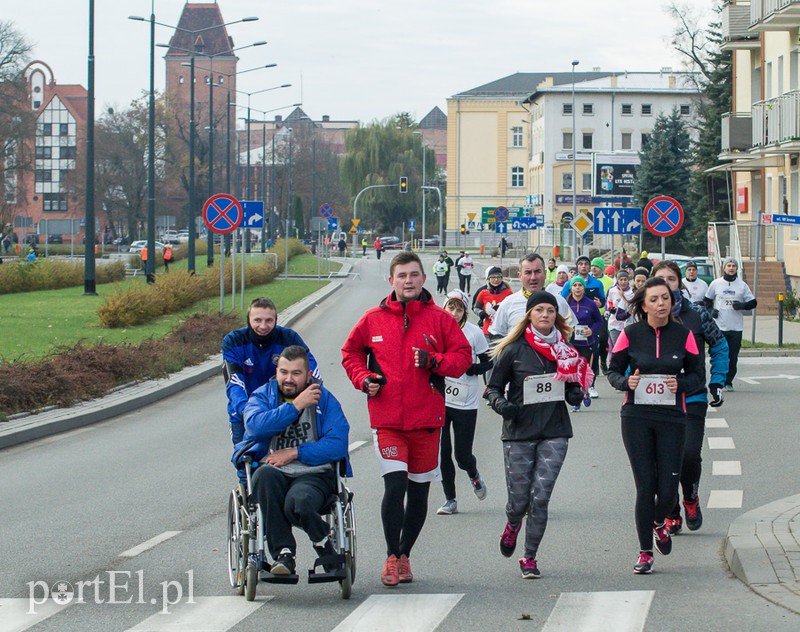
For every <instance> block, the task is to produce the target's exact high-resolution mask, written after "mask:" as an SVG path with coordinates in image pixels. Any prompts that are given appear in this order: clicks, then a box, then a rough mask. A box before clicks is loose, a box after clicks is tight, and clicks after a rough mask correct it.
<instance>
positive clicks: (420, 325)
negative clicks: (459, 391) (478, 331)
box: [342, 289, 472, 431]
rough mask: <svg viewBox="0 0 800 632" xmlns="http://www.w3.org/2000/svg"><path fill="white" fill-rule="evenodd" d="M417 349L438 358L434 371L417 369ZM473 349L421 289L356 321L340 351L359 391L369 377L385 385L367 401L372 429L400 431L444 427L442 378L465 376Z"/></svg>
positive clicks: (386, 301) (388, 300)
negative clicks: (413, 296)
mask: <svg viewBox="0 0 800 632" xmlns="http://www.w3.org/2000/svg"><path fill="white" fill-rule="evenodd" d="M414 347H416V348H418V349H425V350H427V351H428V352H429V353H430V354H431V356H432V357H433V358H435V359H436V367H435V368H433V369H424V368H416V367H415V366H414ZM471 364H472V347H471V346H470V344H469V342H468V341H467V339H466V337H465V336H464V333H463V332H462V331H461V327H460V326H459V325H458V322H457V321H456V319H455V318H453V317H452V316H451V315H450V314H448V313H447V312H446V311H444V310H443V309H442V308H441V307H438V306H437V305H436V304H435V303H434V302H433V298H432V297H431V295H430V293H429V292H428V291H427V290H425V289H423V290H422V294H421V296H420V299H419V300H417V301H410V302H408V303H405V304H403V303H401V302H399V301H397V300H396V298H395V295H394V292H392V294H391V295H390V296H388V297H387V298H385V299H383V300H382V301H381V304H380V305H379V306H378V307H373V308H372V309H370V310H368V311H367V312H366V313H365V314H364V316H362V317H361V320H359V321H358V323H357V324H356V326H355V327H354V328H353V331H351V332H350V335H349V336H348V337H347V340H346V341H345V343H344V346H343V347H342V365H343V366H344V369H345V371H346V372H347V376H348V377H349V378H350V381H351V382H352V383H353V386H355V387H356V388H357V389H358V390H361V389H362V387H363V384H364V380H365V379H366V378H367V377H369V375H370V374H371V373H380V374H381V375H383V376H384V377H385V378H386V384H385V385H384V386H383V387H382V388H381V390H380V391H379V392H378V394H377V395H376V396H375V397H370V398H369V399H368V400H367V405H368V408H369V418H370V426H371V427H373V428H393V429H396V430H404V431H405V430H416V429H418V428H438V427H441V426H443V425H444V378H445V377H459V376H461V375H464V373H465V372H466V370H467V369H468V368H469V367H470V365H471Z"/></svg>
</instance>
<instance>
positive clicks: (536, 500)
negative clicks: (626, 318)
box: [487, 291, 594, 579]
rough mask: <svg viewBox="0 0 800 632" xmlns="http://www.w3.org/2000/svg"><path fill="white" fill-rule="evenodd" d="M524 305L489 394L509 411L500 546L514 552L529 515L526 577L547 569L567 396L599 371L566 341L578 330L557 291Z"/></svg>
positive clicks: (498, 353)
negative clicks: (545, 551) (544, 555)
mask: <svg viewBox="0 0 800 632" xmlns="http://www.w3.org/2000/svg"><path fill="white" fill-rule="evenodd" d="M525 307H526V310H525V317H524V318H523V319H521V320H520V321H519V322H518V323H517V324H516V325H515V327H514V328H513V329H512V331H511V332H510V333H509V334H508V335H507V336H506V337H505V338H503V339H502V340H501V341H500V342H499V343H498V345H497V347H495V349H493V350H492V353H491V355H492V356H493V357H494V358H495V368H494V370H493V372H492V377H491V378H490V379H489V386H488V388H487V398H488V399H489V403H490V404H491V406H492V408H493V409H494V411H495V412H496V413H498V414H499V415H502V417H503V430H502V434H501V439H502V441H503V459H504V463H505V471H506V488H507V490H508V502H507V503H506V517H507V520H508V522H507V523H506V527H505V530H504V531H503V535H502V536H501V537H500V552H501V553H502V554H503V555H504V556H505V557H511V556H512V555H513V554H514V549H515V548H516V546H517V536H518V535H519V532H520V530H521V529H522V520H523V518H524V517H525V514H527V516H528V517H527V519H526V525H525V551H524V553H523V557H522V558H521V559H520V560H519V566H520V571H521V572H522V576H523V577H524V578H525V579H535V578H538V577H540V576H541V572H540V570H539V565H538V561H537V559H536V555H537V553H538V550H539V544H540V543H541V541H542V537H543V536H544V531H545V528H546V527H547V514H548V505H549V503H550V496H551V495H552V493H553V488H554V486H555V483H556V479H557V478H558V474H559V471H560V470H561V466H562V464H563V463H564V458H565V457H566V454H567V445H568V442H569V439H570V437H572V424H571V422H570V418H569V412H567V406H566V404H565V400H566V402H567V403H568V404H570V405H575V404H576V403H580V401H581V398H582V397H583V392H584V391H585V390H586V389H588V388H589V385H590V384H591V381H592V378H593V377H594V375H593V373H592V371H591V369H590V368H589V366H588V364H587V363H586V361H585V360H584V359H583V358H581V357H580V356H579V355H578V352H577V351H576V350H575V349H574V347H572V346H570V345H569V344H567V342H566V341H567V340H569V337H570V336H571V335H572V330H571V328H570V327H569V325H568V324H567V321H566V320H565V319H564V317H563V316H561V315H560V314H559V313H558V311H557V310H558V302H557V300H556V297H555V296H553V295H552V294H550V293H549V292H545V291H537V292H533V293H532V294H531V295H530V297H529V298H528V300H527V302H526V305H525ZM506 387H508V393H507V394H506Z"/></svg>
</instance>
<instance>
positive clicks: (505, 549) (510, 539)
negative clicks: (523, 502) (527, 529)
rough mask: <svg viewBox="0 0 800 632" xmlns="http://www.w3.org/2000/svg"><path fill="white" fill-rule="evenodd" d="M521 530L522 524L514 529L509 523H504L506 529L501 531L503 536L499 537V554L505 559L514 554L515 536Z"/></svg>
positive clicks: (515, 546)
mask: <svg viewBox="0 0 800 632" xmlns="http://www.w3.org/2000/svg"><path fill="white" fill-rule="evenodd" d="M521 528H522V522H520V523H519V524H518V525H517V526H516V527H512V526H511V523H510V522H506V528H505V529H504V530H503V535H501V536H500V553H502V554H503V555H504V556H505V557H511V556H512V555H513V554H514V549H516V548H517V536H518V535H519V530H520V529H521Z"/></svg>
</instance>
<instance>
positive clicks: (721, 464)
mask: <svg viewBox="0 0 800 632" xmlns="http://www.w3.org/2000/svg"><path fill="white" fill-rule="evenodd" d="M741 475H742V462H741V461H714V462H713V463H712V464H711V476H741Z"/></svg>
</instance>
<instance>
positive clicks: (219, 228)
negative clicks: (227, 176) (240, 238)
mask: <svg viewBox="0 0 800 632" xmlns="http://www.w3.org/2000/svg"><path fill="white" fill-rule="evenodd" d="M243 217H244V210H243V209H242V205H241V204H240V203H239V200H237V199H236V198H235V197H233V196H232V195H228V194H227V193H217V194H216V195H212V196H211V197H210V198H208V199H207V200H206V203H205V204H203V222H204V223H205V225H206V227H207V228H208V230H210V231H211V232H213V233H217V234H219V235H225V234H227V233H232V232H233V231H235V230H236V229H237V228H238V227H239V224H241V223H242V218H243Z"/></svg>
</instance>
